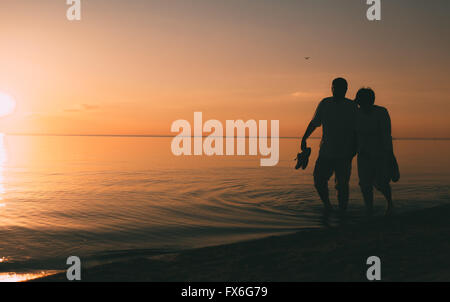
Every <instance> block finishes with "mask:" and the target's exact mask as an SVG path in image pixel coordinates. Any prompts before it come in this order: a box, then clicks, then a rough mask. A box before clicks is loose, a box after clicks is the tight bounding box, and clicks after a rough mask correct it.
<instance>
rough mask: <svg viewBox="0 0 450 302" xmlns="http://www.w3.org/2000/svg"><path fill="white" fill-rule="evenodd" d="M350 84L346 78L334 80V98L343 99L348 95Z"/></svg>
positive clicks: (332, 88)
mask: <svg viewBox="0 0 450 302" xmlns="http://www.w3.org/2000/svg"><path fill="white" fill-rule="evenodd" d="M347 88H348V84H347V81H346V80H345V79H344V78H337V79H334V80H333V84H332V87H331V90H332V91H333V96H335V97H339V98H343V97H345V94H346V93H347Z"/></svg>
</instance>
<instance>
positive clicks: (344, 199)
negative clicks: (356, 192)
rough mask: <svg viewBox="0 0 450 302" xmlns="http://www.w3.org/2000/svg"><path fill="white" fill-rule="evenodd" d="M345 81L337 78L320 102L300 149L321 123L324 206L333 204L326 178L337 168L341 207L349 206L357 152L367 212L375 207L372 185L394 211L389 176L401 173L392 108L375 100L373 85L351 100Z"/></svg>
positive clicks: (317, 179) (319, 175)
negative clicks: (391, 116) (395, 143)
mask: <svg viewBox="0 0 450 302" xmlns="http://www.w3.org/2000/svg"><path fill="white" fill-rule="evenodd" d="M347 87H348V85H347V81H346V80H345V79H343V78H337V79H335V80H334V81H333V84H332V92H333V96H332V97H329V98H326V99H324V100H322V101H321V102H320V103H319V106H318V107H317V109H316V112H315V114H314V117H313V119H312V120H311V122H310V123H309V125H308V128H307V129H306V132H305V134H304V135H303V139H302V144H301V149H302V151H306V150H308V148H307V144H306V141H307V139H308V138H309V137H310V135H311V134H312V133H313V132H314V130H315V129H316V128H317V127H320V126H322V128H323V134H322V141H321V143H320V151H319V157H318V159H317V162H316V166H315V168H314V185H315V187H316V189H317V192H318V193H319V196H320V198H321V200H322V202H323V204H324V207H325V211H326V212H329V211H330V210H331V209H332V206H331V203H330V198H329V193H328V180H329V179H330V177H331V176H332V175H333V173H334V175H335V183H336V190H337V195H338V201H339V209H340V210H341V211H345V210H346V209H347V206H348V199H349V181H350V175H351V171H352V159H353V157H354V156H355V155H356V154H358V176H359V185H360V187H361V192H362V194H363V197H364V202H365V204H366V209H367V212H368V214H370V215H371V214H372V211H373V187H375V188H376V189H378V190H379V191H380V192H381V193H382V194H383V195H384V197H385V198H386V200H387V210H386V214H391V213H392V209H393V203H392V196H391V186H390V181H391V179H395V178H398V177H399V172H398V166H397V169H395V165H396V160H395V157H394V153H393V147H392V136H391V121H390V117H389V113H388V111H387V110H386V109H385V108H383V107H381V106H376V105H375V93H374V91H373V90H372V89H370V88H362V89H360V90H359V91H358V93H357V94H356V99H355V101H352V100H349V99H347V98H346V97H345V95H346V93H347ZM394 170H397V171H394ZM394 174H395V175H394ZM395 180H396V179H395Z"/></svg>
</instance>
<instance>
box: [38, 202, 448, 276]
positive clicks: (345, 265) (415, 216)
mask: <svg viewBox="0 0 450 302" xmlns="http://www.w3.org/2000/svg"><path fill="white" fill-rule="evenodd" d="M449 255H450V205H444V206H439V207H435V208H430V209H425V210H420V211H414V212H410V213H405V214H401V215H394V216H393V217H389V218H385V217H374V218H372V219H371V220H367V221H364V222H359V223H348V224H345V223H344V224H342V225H340V226H337V227H332V228H325V229H310V230H303V231H300V232H298V233H295V234H290V235H283V236H274V237H268V238H264V239H258V240H253V241H247V242H240V243H235V244H228V245H221V246H215V247H207V248H200V249H195V250H189V251H183V252H180V253H178V254H167V255H161V256H153V257H147V258H146V257H142V258H139V259H133V260H127V261H123V262H115V263H110V264H105V265H100V266H97V267H93V268H89V269H84V270H82V280H83V281H151V282H157V281H158V282H161V281H182V282H187V281H190V282H194V281H222V282H227V281H229V282H231V281H275V282H277V281H294V282H298V281H367V279H366V270H367V268H368V265H366V260H367V258H368V257H369V256H378V257H380V258H381V262H382V263H381V274H382V280H383V281H450V257H449ZM35 281H66V276H65V274H58V275H53V276H49V277H45V278H41V279H38V280H35Z"/></svg>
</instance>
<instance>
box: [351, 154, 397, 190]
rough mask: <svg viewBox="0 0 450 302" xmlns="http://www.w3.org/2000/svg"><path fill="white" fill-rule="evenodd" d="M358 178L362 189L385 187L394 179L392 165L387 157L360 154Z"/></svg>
mask: <svg viewBox="0 0 450 302" xmlns="http://www.w3.org/2000/svg"><path fill="white" fill-rule="evenodd" d="M358 176H359V185H360V186H361V187H371V186H375V187H376V188H382V187H385V186H387V185H389V182H390V180H391V178H392V164H390V162H389V161H388V160H387V159H386V158H385V157H375V156H370V155H362V154H359V155H358Z"/></svg>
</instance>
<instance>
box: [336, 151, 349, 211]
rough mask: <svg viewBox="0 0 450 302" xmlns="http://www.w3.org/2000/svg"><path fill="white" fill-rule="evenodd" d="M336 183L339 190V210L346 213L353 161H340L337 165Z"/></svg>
mask: <svg viewBox="0 0 450 302" xmlns="http://www.w3.org/2000/svg"><path fill="white" fill-rule="evenodd" d="M334 173H335V183H336V190H337V198H338V201H339V209H340V210H342V211H345V210H346V209H347V206H348V198H349V182H350V176H351V174H352V160H351V159H339V160H337V161H336V165H335V171H334Z"/></svg>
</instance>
